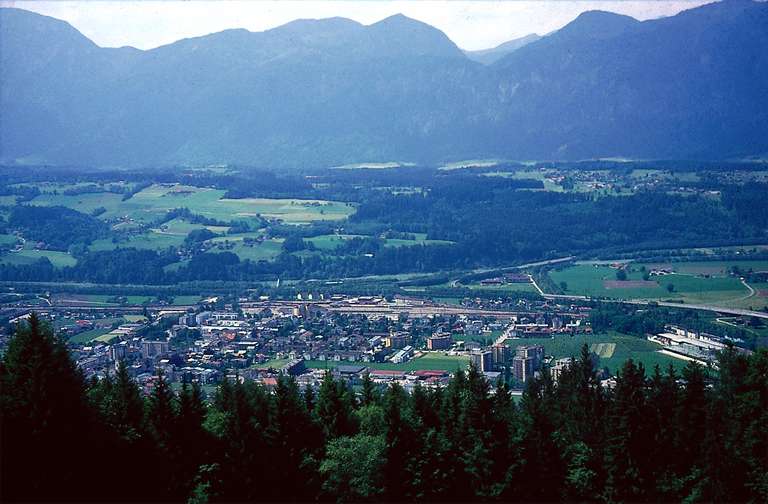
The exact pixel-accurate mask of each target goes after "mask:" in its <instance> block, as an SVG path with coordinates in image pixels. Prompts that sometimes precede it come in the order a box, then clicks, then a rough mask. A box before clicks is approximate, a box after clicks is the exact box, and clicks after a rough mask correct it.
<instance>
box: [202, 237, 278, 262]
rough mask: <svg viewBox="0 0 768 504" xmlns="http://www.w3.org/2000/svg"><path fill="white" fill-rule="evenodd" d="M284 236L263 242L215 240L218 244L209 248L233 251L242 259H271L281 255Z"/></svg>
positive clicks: (218, 250)
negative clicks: (249, 242) (247, 242)
mask: <svg viewBox="0 0 768 504" xmlns="http://www.w3.org/2000/svg"><path fill="white" fill-rule="evenodd" d="M283 241H284V240H283V239H282V238H272V239H270V240H264V241H263V242H261V243H254V244H250V245H248V244H245V243H243V242H242V241H234V242H229V243H226V242H222V241H218V242H215V243H216V245H215V246H214V247H212V248H211V249H209V252H224V251H228V252H232V253H233V254H236V255H237V257H239V258H240V260H241V261H245V260H246V259H248V260H251V261H270V260H272V259H274V258H275V257H277V256H278V255H280V252H281V251H282V248H283Z"/></svg>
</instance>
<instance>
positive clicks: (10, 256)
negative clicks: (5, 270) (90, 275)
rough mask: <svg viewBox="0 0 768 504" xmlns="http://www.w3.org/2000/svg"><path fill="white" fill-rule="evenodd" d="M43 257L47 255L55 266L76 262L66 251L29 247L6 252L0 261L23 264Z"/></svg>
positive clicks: (59, 266) (70, 264)
mask: <svg viewBox="0 0 768 504" xmlns="http://www.w3.org/2000/svg"><path fill="white" fill-rule="evenodd" d="M43 257H47V258H48V260H49V261H51V264H53V266H54V267H55V268H64V267H66V266H74V265H75V264H77V259H75V258H74V257H72V256H71V255H69V253H67V252H60V251H57V250H31V249H24V250H19V251H18V252H6V253H5V254H3V255H2V256H0V262H2V263H3V264H12V265H15V266H23V265H25V264H32V263H34V262H37V261H38V260H40V259H41V258H43Z"/></svg>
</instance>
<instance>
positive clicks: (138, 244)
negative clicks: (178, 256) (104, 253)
mask: <svg viewBox="0 0 768 504" xmlns="http://www.w3.org/2000/svg"><path fill="white" fill-rule="evenodd" d="M184 238H186V235H177V234H168V233H161V232H157V231H154V230H152V231H148V232H146V233H144V234H140V235H131V236H128V237H121V238H119V239H118V241H117V242H113V241H112V238H102V239H100V240H95V241H94V242H93V243H91V246H90V247H89V248H90V250H92V251H94V252H96V251H100V250H114V249H116V248H118V247H119V248H137V249H149V250H164V249H167V248H168V247H172V246H173V247H179V246H181V244H182V243H184Z"/></svg>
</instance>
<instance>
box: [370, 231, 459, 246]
mask: <svg viewBox="0 0 768 504" xmlns="http://www.w3.org/2000/svg"><path fill="white" fill-rule="evenodd" d="M413 235H414V237H415V239H414V240H403V239H399V238H387V239H386V240H385V242H384V246H385V247H410V246H413V245H453V244H454V242H452V241H448V240H427V234H426V233H413Z"/></svg>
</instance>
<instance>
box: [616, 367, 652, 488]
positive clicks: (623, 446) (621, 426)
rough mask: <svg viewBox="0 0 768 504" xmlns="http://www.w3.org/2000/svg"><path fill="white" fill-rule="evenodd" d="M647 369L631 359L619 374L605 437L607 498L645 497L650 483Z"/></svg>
mask: <svg viewBox="0 0 768 504" xmlns="http://www.w3.org/2000/svg"><path fill="white" fill-rule="evenodd" d="M645 418H646V402H645V370H644V369H643V366H642V364H640V365H639V366H637V365H635V363H634V361H633V360H632V359H629V360H628V361H627V362H625V363H624V366H623V367H622V368H621V371H620V372H619V373H618V375H617V376H616V388H615V390H614V400H613V404H612V405H611V409H610V412H609V417H608V421H609V433H608V437H607V439H606V444H607V446H606V455H605V457H606V473H607V481H606V488H605V496H606V500H608V501H609V502H625V501H629V502H634V501H640V500H644V499H645V498H646V496H645V493H644V492H645V489H646V488H648V487H649V486H650V478H649V473H648V471H649V469H650V467H649V465H648V460H647V454H648V447H649V446H651V443H652V437H651V436H650V433H649V432H648V430H647V428H646V423H645Z"/></svg>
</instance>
